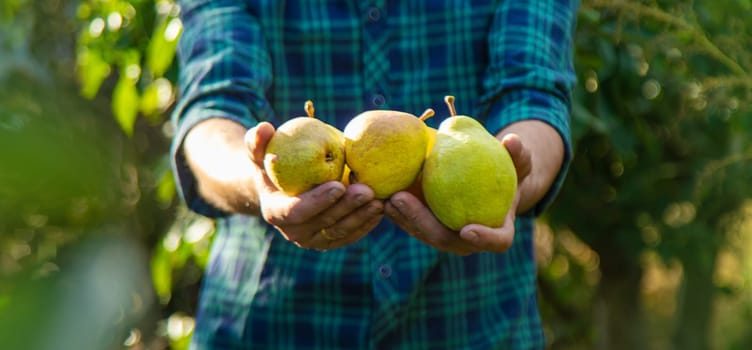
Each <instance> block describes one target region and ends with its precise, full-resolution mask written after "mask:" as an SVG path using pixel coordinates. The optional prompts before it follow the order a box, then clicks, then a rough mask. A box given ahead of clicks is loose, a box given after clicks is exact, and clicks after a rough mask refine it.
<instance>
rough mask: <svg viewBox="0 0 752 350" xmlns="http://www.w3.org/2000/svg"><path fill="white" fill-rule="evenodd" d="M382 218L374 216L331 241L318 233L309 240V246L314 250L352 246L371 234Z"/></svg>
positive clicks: (381, 216)
mask: <svg viewBox="0 0 752 350" xmlns="http://www.w3.org/2000/svg"><path fill="white" fill-rule="evenodd" d="M383 217H384V216H383V215H377V216H374V217H372V218H370V220H369V221H367V222H364V223H363V224H362V225H361V226H359V227H358V228H356V229H355V230H353V231H350V232H349V233H347V235H346V236H344V237H341V238H337V239H333V240H330V239H328V238H326V237H324V236H323V235H322V234H320V233H318V234H316V235H314V237H313V238H312V239H311V241H310V245H311V246H312V247H314V249H319V250H330V249H336V248H340V247H344V246H348V245H351V244H354V243H356V242H358V241H360V240H361V239H362V238H363V237H365V236H366V235H367V234H368V233H369V232H371V231H372V230H373V229H374V228H375V227H376V226H377V225H378V224H379V222H381V219H382V218H383ZM329 231H330V230H329V229H327V230H326V232H327V234H329ZM330 236H331V235H330Z"/></svg>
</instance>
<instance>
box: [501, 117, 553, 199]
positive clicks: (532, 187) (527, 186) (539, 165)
mask: <svg viewBox="0 0 752 350" xmlns="http://www.w3.org/2000/svg"><path fill="white" fill-rule="evenodd" d="M509 133H514V134H517V135H518V136H519V137H520V139H521V141H522V144H523V146H524V147H525V149H526V150H527V151H528V152H529V153H530V158H531V165H532V166H531V168H530V173H529V174H528V175H527V177H525V178H524V180H523V181H522V182H521V183H520V184H519V186H520V203H519V206H518V208H517V212H518V213H524V212H527V211H528V210H530V209H532V208H533V207H534V206H535V205H536V204H537V203H538V202H539V201H540V200H541V199H542V198H543V197H544V196H545V195H546V193H547V192H548V191H549V189H550V188H551V186H552V184H553V183H554V181H555V180H556V177H557V175H558V174H559V172H560V171H561V169H562V165H563V164H562V163H563V161H564V141H563V140H562V138H561V135H560V134H559V133H558V132H557V131H556V130H555V129H554V128H553V127H551V126H550V125H549V124H547V123H545V122H543V121H540V120H523V121H519V122H516V123H513V124H511V125H509V126H507V127H506V128H504V129H502V130H501V131H500V132H499V133H498V134H497V138H499V139H500V140H501V139H502V138H503V137H504V135H506V134H509Z"/></svg>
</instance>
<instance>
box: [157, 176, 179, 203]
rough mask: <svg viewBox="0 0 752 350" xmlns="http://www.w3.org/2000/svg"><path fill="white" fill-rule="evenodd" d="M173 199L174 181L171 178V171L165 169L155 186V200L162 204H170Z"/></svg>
mask: <svg viewBox="0 0 752 350" xmlns="http://www.w3.org/2000/svg"><path fill="white" fill-rule="evenodd" d="M174 198H175V179H174V178H173V176H172V171H170V170H169V168H168V169H167V171H165V172H164V173H163V174H162V177H161V178H160V179H159V183H158V184H157V200H158V201H159V202H160V203H162V204H170V203H171V202H172V200H173V199H174Z"/></svg>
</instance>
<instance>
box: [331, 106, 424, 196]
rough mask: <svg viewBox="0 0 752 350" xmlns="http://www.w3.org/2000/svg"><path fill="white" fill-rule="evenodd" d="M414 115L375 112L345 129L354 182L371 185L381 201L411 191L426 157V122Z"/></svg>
mask: <svg viewBox="0 0 752 350" xmlns="http://www.w3.org/2000/svg"><path fill="white" fill-rule="evenodd" d="M431 115H433V110H431V109H428V110H426V112H424V113H423V115H421V117H420V118H418V117H416V116H415V115H413V114H410V113H406V112H400V111H392V110H372V111H366V112H363V113H360V114H358V115H357V116H355V117H354V118H353V119H352V120H351V121H350V122H349V123H348V124H347V126H345V130H344V135H345V162H346V164H347V166H348V167H349V169H350V176H349V180H350V182H351V183H362V184H366V185H368V186H369V187H370V188H371V189H372V190H373V191H374V193H375V197H376V198H378V199H385V198H389V196H391V195H392V194H394V193H395V192H398V191H401V190H404V189H406V188H408V187H409V186H410V185H411V184H412V183H413V182H414V181H415V179H416V178H417V176H418V174H419V173H420V169H421V167H422V166H423V160H425V158H426V152H427V151H426V149H427V147H428V142H429V135H428V131H427V129H428V127H427V126H426V124H425V123H424V120H425V119H426V118H428V117H430V116H431Z"/></svg>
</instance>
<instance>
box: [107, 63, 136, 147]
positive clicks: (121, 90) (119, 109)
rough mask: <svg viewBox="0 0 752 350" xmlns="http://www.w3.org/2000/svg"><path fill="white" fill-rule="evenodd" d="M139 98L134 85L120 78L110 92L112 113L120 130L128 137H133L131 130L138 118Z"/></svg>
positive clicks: (131, 81) (129, 80)
mask: <svg viewBox="0 0 752 350" xmlns="http://www.w3.org/2000/svg"><path fill="white" fill-rule="evenodd" d="M138 107H139V97H138V89H137V88H136V83H135V82H134V81H133V80H131V79H129V78H127V77H125V76H121V77H120V79H119V80H118V83H117V85H116V86H115V90H114V91H113V92H112V112H113V113H114V114H115V120H117V122H118V124H119V125H120V128H121V129H122V130H123V132H125V134H126V135H128V136H133V128H134V125H135V124H136V117H137V116H138Z"/></svg>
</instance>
